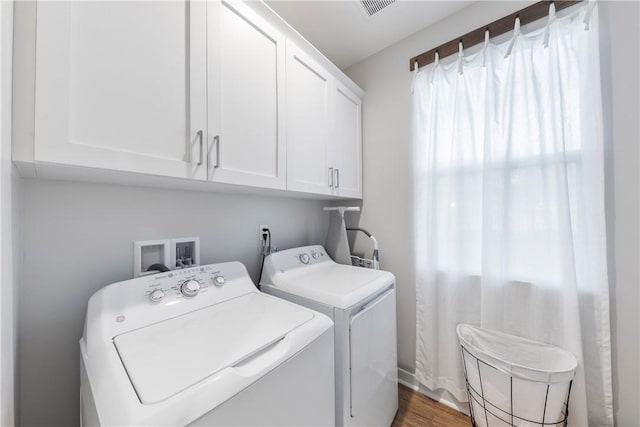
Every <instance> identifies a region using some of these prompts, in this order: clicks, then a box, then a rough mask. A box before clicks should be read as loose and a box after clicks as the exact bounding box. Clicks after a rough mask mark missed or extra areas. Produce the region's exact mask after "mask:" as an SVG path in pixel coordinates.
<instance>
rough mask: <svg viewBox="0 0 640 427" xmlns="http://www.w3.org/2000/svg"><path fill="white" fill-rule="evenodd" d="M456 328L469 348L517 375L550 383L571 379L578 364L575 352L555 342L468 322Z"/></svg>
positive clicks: (487, 361) (493, 364) (462, 343)
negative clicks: (542, 340) (564, 348)
mask: <svg viewBox="0 0 640 427" xmlns="http://www.w3.org/2000/svg"><path fill="white" fill-rule="evenodd" d="M456 330H457V333H458V339H459V340H460V344H461V345H462V347H464V349H465V350H466V351H468V352H469V353H471V354H472V355H473V356H475V357H476V358H478V359H479V360H481V361H483V362H486V363H488V364H490V365H492V366H494V367H495V368H496V369H499V370H500V371H502V372H504V373H505V374H507V375H511V376H513V377H516V378H521V379H523V380H527V381H534V382H542V383H547V384H554V383H561V382H568V381H570V380H571V379H573V377H574V375H575V371H576V368H577V367H578V361H577V360H576V358H575V356H574V355H573V354H571V353H569V352H568V351H566V350H563V349H561V348H559V347H556V346H553V345H549V344H545V343H542V342H538V341H533V340H529V339H526V338H521V337H516V336H514V335H509V334H505V333H502V332H498V331H493V330H490V329H482V328H478V327H476V326H471V325H467V324H460V325H458V327H457V328H456Z"/></svg>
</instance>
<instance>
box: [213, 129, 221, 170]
mask: <svg viewBox="0 0 640 427" xmlns="http://www.w3.org/2000/svg"><path fill="white" fill-rule="evenodd" d="M213 143H214V144H216V164H215V165H214V166H213V167H214V169H217V168H219V167H220V135H216V136H214V137H213Z"/></svg>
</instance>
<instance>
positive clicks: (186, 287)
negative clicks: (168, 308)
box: [180, 280, 200, 297]
mask: <svg viewBox="0 0 640 427" xmlns="http://www.w3.org/2000/svg"><path fill="white" fill-rule="evenodd" d="M180 292H182V295H184V296H185V297H195V296H196V295H198V292H200V283H198V282H197V281H196V280H187V281H186V282H184V283H183V284H182V286H180Z"/></svg>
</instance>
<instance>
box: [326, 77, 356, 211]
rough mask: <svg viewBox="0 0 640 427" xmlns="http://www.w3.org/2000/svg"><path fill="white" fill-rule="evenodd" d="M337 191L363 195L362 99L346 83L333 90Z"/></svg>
mask: <svg viewBox="0 0 640 427" xmlns="http://www.w3.org/2000/svg"><path fill="white" fill-rule="evenodd" d="M331 116H332V119H333V126H332V129H333V138H332V139H331V145H332V147H331V152H332V156H331V157H332V161H331V164H332V166H333V168H334V174H335V177H334V185H333V194H334V195H338V196H343V197H354V198H361V197H362V124H361V123H362V122H361V120H362V100H361V99H360V98H359V97H358V96H357V95H355V94H354V93H352V92H351V91H350V90H349V89H347V88H346V86H344V85H343V84H342V83H340V82H337V81H336V83H335V90H334V92H333V110H332V113H331Z"/></svg>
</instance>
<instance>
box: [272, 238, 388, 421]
mask: <svg viewBox="0 0 640 427" xmlns="http://www.w3.org/2000/svg"><path fill="white" fill-rule="evenodd" d="M260 285H261V290H262V291H263V292H266V293H270V294H272V295H275V296H278V297H281V298H284V299H286V300H289V301H292V302H295V303H297V304H301V305H304V306H306V307H309V308H311V309H313V310H316V311H319V312H321V313H324V314H326V315H327V316H329V317H330V318H331V319H333V321H334V323H335V329H334V331H335V352H336V354H335V366H336V425H338V426H354V427H355V426H363V427H364V426H367V427H371V426H385V427H388V426H390V425H391V423H392V422H393V418H394V416H395V414H396V412H397V410H398V376H397V372H398V371H397V369H398V364H397V349H396V292H395V277H394V275H393V274H391V273H389V272H386V271H379V270H371V269H366V268H360V267H351V266H347V265H343V264H337V263H335V262H334V261H333V260H332V259H331V258H330V257H329V256H328V255H327V252H326V251H325V250H324V248H323V247H322V246H306V247H301V248H295V249H289V250H285V251H281V252H277V253H275V254H272V255H269V256H268V257H267V258H266V259H265V264H264V269H263V274H262V278H261V281H260Z"/></svg>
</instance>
